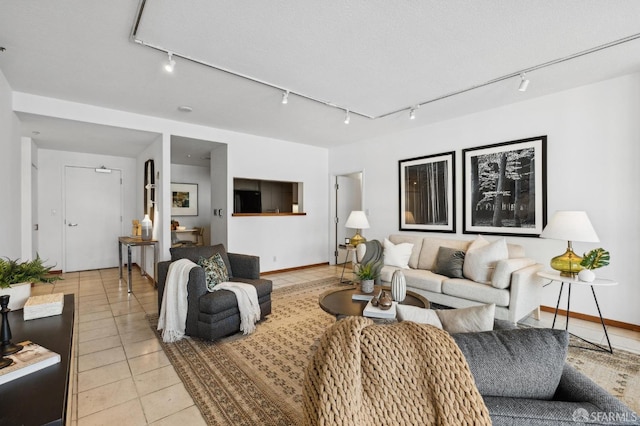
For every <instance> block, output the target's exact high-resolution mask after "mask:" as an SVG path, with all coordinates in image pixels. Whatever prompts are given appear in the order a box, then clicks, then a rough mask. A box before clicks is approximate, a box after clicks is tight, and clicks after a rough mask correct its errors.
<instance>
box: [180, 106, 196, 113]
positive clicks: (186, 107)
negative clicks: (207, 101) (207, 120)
mask: <svg viewBox="0 0 640 426" xmlns="http://www.w3.org/2000/svg"><path fill="white" fill-rule="evenodd" d="M178 111H180V112H191V111H193V108H191V107H190V106H189V105H180V106H179V107H178Z"/></svg>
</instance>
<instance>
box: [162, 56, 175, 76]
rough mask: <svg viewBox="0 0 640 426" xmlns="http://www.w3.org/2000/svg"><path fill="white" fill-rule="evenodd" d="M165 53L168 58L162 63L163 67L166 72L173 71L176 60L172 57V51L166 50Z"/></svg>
mask: <svg viewBox="0 0 640 426" xmlns="http://www.w3.org/2000/svg"><path fill="white" fill-rule="evenodd" d="M167 54H168V55H169V60H167V63H166V64H164V69H165V71H167V72H173V69H174V68H175V67H176V61H175V60H174V59H173V53H171V52H167Z"/></svg>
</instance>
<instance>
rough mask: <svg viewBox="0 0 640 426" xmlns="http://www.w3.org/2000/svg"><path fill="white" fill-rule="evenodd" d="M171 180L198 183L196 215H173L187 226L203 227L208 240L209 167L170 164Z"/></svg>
mask: <svg viewBox="0 0 640 426" xmlns="http://www.w3.org/2000/svg"><path fill="white" fill-rule="evenodd" d="M171 182H175V183H195V184H197V185H198V215H197V216H173V217H172V219H174V220H177V221H178V222H180V225H181V226H186V227H187V228H193V227H194V226H197V227H204V228H205V234H204V241H205V243H208V242H209V241H210V237H209V236H210V230H211V171H210V170H209V167H198V166H187V165H184V164H172V165H171Z"/></svg>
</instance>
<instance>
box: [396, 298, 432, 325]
mask: <svg viewBox="0 0 640 426" xmlns="http://www.w3.org/2000/svg"><path fill="white" fill-rule="evenodd" d="M396 316H397V318H398V321H413V322H417V323H418V324H429V325H432V326H434V327H438V328H440V329H441V328H442V323H441V322H440V318H438V315H437V314H436V311H434V310H433V309H425V308H419V307H417V306H411V305H401V304H400V303H398V304H397V305H396Z"/></svg>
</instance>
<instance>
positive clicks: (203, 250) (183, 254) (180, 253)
mask: <svg viewBox="0 0 640 426" xmlns="http://www.w3.org/2000/svg"><path fill="white" fill-rule="evenodd" d="M169 252H170V253H171V261H172V262H174V261H176V260H178V259H189V260H191V261H192V262H193V263H198V260H200V258H201V257H204V258H205V259H209V258H210V257H212V256H213V255H214V254H216V253H219V254H220V257H221V258H222V260H223V261H224V264H225V265H226V266H227V273H228V274H229V278H232V277H233V271H232V270H231V263H230V262H229V256H227V249H225V247H224V245H222V244H216V245H215V246H194V247H172V248H170V249H169Z"/></svg>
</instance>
